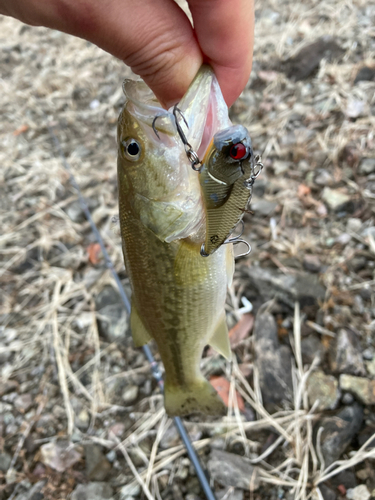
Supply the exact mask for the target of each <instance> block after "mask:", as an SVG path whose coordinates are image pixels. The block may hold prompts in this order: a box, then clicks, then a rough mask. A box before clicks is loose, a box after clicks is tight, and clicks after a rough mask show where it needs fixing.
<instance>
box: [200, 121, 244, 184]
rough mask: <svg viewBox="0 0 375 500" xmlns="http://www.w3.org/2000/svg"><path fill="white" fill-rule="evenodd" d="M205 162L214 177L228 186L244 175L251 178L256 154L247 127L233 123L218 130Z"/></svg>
mask: <svg viewBox="0 0 375 500" xmlns="http://www.w3.org/2000/svg"><path fill="white" fill-rule="evenodd" d="M203 162H204V164H205V167H206V168H207V171H208V173H209V174H210V175H211V176H212V177H213V178H215V179H217V180H218V181H219V182H220V183H223V184H226V185H228V186H230V185H232V184H233V183H234V182H235V181H236V180H237V179H239V178H240V177H242V176H245V179H248V178H250V176H251V173H252V168H253V165H254V154H253V149H252V145H251V139H250V136H249V132H248V131H247V129H246V128H245V127H244V126H243V125H232V126H230V127H228V128H226V129H224V130H221V131H219V132H217V133H216V134H215V135H214V138H213V141H212V143H211V145H210V147H209V148H208V150H207V152H206V155H205V158H204V160H203Z"/></svg>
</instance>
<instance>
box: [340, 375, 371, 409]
mask: <svg viewBox="0 0 375 500" xmlns="http://www.w3.org/2000/svg"><path fill="white" fill-rule="evenodd" d="M340 388H341V390H342V391H348V392H351V393H352V394H353V395H354V396H355V397H356V398H358V399H359V401H361V402H362V403H364V404H365V405H374V404H375V380H368V379H367V378H364V377H354V376H353V375H345V374H344V375H341V376H340Z"/></svg>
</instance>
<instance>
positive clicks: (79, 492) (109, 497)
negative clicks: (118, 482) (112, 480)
mask: <svg viewBox="0 0 375 500" xmlns="http://www.w3.org/2000/svg"><path fill="white" fill-rule="evenodd" d="M71 500H113V489H112V488H111V487H110V486H109V484H107V483H100V482H95V483H87V484H79V485H78V486H77V487H76V488H75V490H74V491H73V493H72V497H71Z"/></svg>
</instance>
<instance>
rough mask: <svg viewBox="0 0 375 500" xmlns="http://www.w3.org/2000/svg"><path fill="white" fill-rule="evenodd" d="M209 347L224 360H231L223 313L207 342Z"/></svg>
mask: <svg viewBox="0 0 375 500" xmlns="http://www.w3.org/2000/svg"><path fill="white" fill-rule="evenodd" d="M208 343H209V345H210V346H211V347H213V348H214V349H215V351H217V352H218V353H219V354H221V355H222V356H224V358H226V359H228V360H229V359H231V357H232V351H231V348H230V343H229V335H228V327H227V322H226V319H225V313H224V314H223V315H222V316H221V318H220V320H219V322H218V324H217V325H216V328H215V331H214V333H213V335H212V337H211V338H210V340H209V341H208Z"/></svg>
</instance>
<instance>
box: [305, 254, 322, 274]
mask: <svg viewBox="0 0 375 500" xmlns="http://www.w3.org/2000/svg"><path fill="white" fill-rule="evenodd" d="M303 267H304V268H305V269H306V271H310V272H312V273H318V272H319V271H320V269H321V267H322V264H321V262H320V260H319V257H318V256H317V255H310V254H307V255H305V256H304V258H303Z"/></svg>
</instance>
